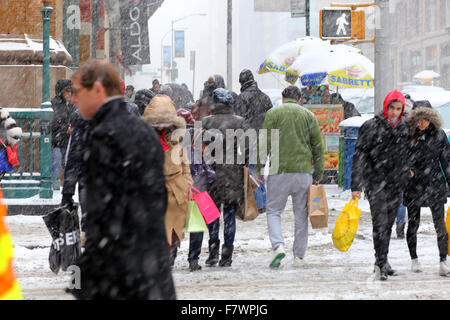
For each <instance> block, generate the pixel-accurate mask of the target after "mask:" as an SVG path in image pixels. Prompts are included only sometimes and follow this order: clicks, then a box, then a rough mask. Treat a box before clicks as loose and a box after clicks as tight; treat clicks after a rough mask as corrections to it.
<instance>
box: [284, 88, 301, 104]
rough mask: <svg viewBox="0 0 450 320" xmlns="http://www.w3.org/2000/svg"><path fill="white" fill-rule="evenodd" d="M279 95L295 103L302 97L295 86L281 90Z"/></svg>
mask: <svg viewBox="0 0 450 320" xmlns="http://www.w3.org/2000/svg"><path fill="white" fill-rule="evenodd" d="M281 95H282V96H283V98H285V99H295V101H297V100H298V99H300V98H301V97H302V92H301V90H300V89H299V88H298V87H296V86H289V87H287V88H285V89H284V90H283V92H282V93H281Z"/></svg>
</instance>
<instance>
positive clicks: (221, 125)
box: [202, 88, 248, 266]
mask: <svg viewBox="0 0 450 320" xmlns="http://www.w3.org/2000/svg"><path fill="white" fill-rule="evenodd" d="M213 99H214V103H215V104H214V106H213V108H212V115H210V116H208V117H205V118H203V119H202V128H203V129H204V130H205V133H204V134H203V143H205V144H206V145H207V146H208V145H209V146H212V144H211V143H210V142H212V141H211V140H214V141H215V143H214V144H216V143H217V141H216V139H219V140H220V139H222V141H223V151H222V157H223V159H219V158H215V157H216V156H217V157H219V154H216V151H215V150H214V149H213V150H209V151H210V152H211V157H212V159H211V160H214V163H213V168H214V170H215V172H216V180H215V181H214V182H213V183H212V184H211V185H209V187H208V191H209V193H210V195H211V197H212V199H213V200H214V202H215V203H216V204H217V206H218V207H220V205H221V204H223V219H224V224H225V226H224V244H223V245H222V254H221V259H220V261H219V247H220V240H219V227H220V222H219V219H217V220H215V221H214V222H212V223H210V224H209V225H208V230H209V257H208V259H207V260H206V262H205V263H206V264H207V265H209V266H215V265H216V264H217V263H218V262H219V266H231V263H232V255H233V248H234V246H233V244H234V237H235V234H236V218H235V214H236V210H237V209H238V207H239V206H240V205H241V202H242V196H243V190H244V171H243V170H244V165H245V163H243V164H239V163H237V162H238V161H237V155H238V144H237V143H236V139H233V141H226V140H227V139H226V136H227V135H226V131H227V129H228V130H229V129H231V130H237V129H243V130H244V131H245V130H246V129H247V127H246V123H245V119H244V118H242V117H239V116H236V115H234V112H233V107H232V105H233V97H232V96H231V94H230V92H229V91H228V90H225V89H222V88H218V89H216V90H214V91H213ZM210 129H217V130H218V131H217V130H215V132H216V133H217V135H216V136H214V138H212V137H210V136H208V135H210V134H213V132H208V130H210ZM218 132H220V133H218ZM241 152H243V153H244V157H245V158H247V157H248V150H247V148H246V147H245V148H244V149H241ZM204 154H205V153H204ZM231 155H233V163H226V159H227V158H229V157H231ZM209 160H210V159H207V158H205V162H206V163H209ZM247 161H248V159H244V162H247Z"/></svg>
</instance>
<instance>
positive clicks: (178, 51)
mask: <svg viewBox="0 0 450 320" xmlns="http://www.w3.org/2000/svg"><path fill="white" fill-rule="evenodd" d="M174 38H175V40H174V41H175V43H174V48H175V54H174V55H175V58H184V31H174Z"/></svg>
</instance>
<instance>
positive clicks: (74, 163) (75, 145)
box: [61, 110, 89, 244]
mask: <svg viewBox="0 0 450 320" xmlns="http://www.w3.org/2000/svg"><path fill="white" fill-rule="evenodd" d="M88 128H89V121H88V120H84V119H83V118H81V115H80V111H79V110H75V111H74V112H73V113H72V116H71V117H70V131H71V134H70V139H69V146H68V150H67V154H66V156H67V162H66V168H65V170H64V183H63V189H62V192H61V193H62V200H61V205H62V206H64V205H69V206H72V205H73V195H74V194H75V186H76V184H77V183H78V198H79V201H80V207H81V232H82V236H81V239H82V241H81V242H82V244H84V235H85V234H84V233H85V231H86V189H85V185H84V183H85V182H84V179H83V169H82V163H83V155H84V151H85V150H84V135H85V133H86V132H87V130H88Z"/></svg>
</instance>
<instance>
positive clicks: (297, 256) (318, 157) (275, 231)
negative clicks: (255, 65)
mask: <svg viewBox="0 0 450 320" xmlns="http://www.w3.org/2000/svg"><path fill="white" fill-rule="evenodd" d="M282 101H283V104H282V105H281V106H280V107H277V108H272V109H271V110H269V111H268V112H267V114H266V118H265V120H264V125H263V131H262V134H265V133H267V139H266V138H264V137H263V136H262V135H260V144H259V151H258V156H259V161H258V163H257V166H256V169H257V170H256V172H257V173H258V174H260V175H262V174H263V173H262V172H261V169H262V167H264V164H265V159H266V158H265V157H264V152H265V151H266V152H267V153H268V154H269V156H270V169H269V177H268V179H267V224H268V228H269V237H270V242H271V244H272V249H273V252H274V255H273V258H272V261H271V263H270V267H271V268H278V267H279V266H280V264H281V260H282V259H283V258H284V257H285V256H286V252H285V250H284V239H283V234H282V231H281V213H282V212H283V211H284V209H285V206H286V202H287V199H288V197H289V196H291V197H292V206H293V211H294V216H295V239H294V247H293V252H294V265H295V266H301V265H302V259H303V257H304V255H305V252H306V247H307V244H308V210H307V200H308V188H309V186H310V185H311V184H315V185H317V184H319V181H320V180H321V179H322V176H323V170H324V150H323V145H322V137H321V134H320V129H319V124H318V122H317V119H316V118H315V116H314V114H313V113H312V112H311V111H309V110H308V109H306V108H304V107H302V106H300V101H301V91H300V89H299V88H297V87H295V86H289V87H287V88H286V89H284V91H283V92H282ZM264 129H266V130H264Z"/></svg>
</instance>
